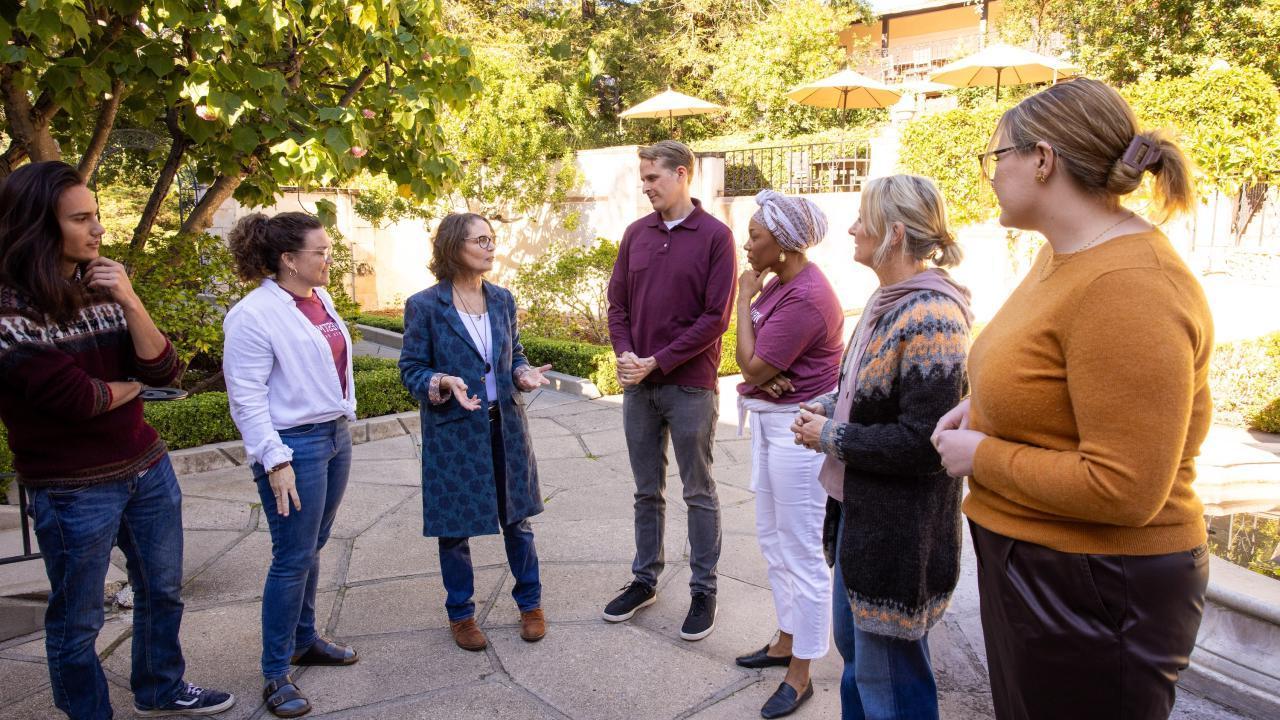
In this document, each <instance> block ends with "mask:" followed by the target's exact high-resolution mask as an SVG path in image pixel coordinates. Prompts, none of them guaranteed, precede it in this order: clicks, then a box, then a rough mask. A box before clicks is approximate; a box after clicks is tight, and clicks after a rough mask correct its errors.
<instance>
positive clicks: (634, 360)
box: [618, 350, 658, 387]
mask: <svg viewBox="0 0 1280 720" xmlns="http://www.w3.org/2000/svg"><path fill="white" fill-rule="evenodd" d="M657 368H658V361H657V360H656V359H654V358H653V357H652V356H650V357H646V358H642V357H638V356H637V355H636V354H635V353H633V352H631V351H630V350H628V351H626V352H624V353H622V354H621V355H619V356H618V382H619V383H621V384H622V386H623V387H631V386H632V385H639V384H640V383H641V381H643V380H644V379H645V378H647V377H649V373H651V372H653V371H654V370H656V369H657Z"/></svg>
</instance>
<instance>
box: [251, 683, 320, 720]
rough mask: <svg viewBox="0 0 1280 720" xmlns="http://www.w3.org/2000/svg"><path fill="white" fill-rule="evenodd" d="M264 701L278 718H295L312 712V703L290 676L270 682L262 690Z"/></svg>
mask: <svg viewBox="0 0 1280 720" xmlns="http://www.w3.org/2000/svg"><path fill="white" fill-rule="evenodd" d="M262 700H263V701H264V702H265V703H266V704H267V709H268V710H270V711H271V714H272V715H275V716H276V717H282V718H295V717H301V716H303V715H306V714H307V713H309V712H311V701H309V700H307V698H306V696H304V695H303V694H302V691H301V690H299V689H298V686H297V685H294V684H293V678H291V677H289V676H288V675H285V676H284V677H282V678H280V679H279V680H269V681H268V682H267V684H266V686H265V687H263V688H262Z"/></svg>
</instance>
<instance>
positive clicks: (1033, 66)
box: [929, 43, 1080, 100]
mask: <svg viewBox="0 0 1280 720" xmlns="http://www.w3.org/2000/svg"><path fill="white" fill-rule="evenodd" d="M1079 72H1080V71H1079V68H1077V67H1075V66H1074V65H1071V64H1070V63H1068V62H1066V61H1063V60H1059V59H1057V58H1053V57H1049V56H1048V55H1041V54H1040V53H1034V52H1031V51H1030V50H1023V49H1022V48H1019V47H1014V46H1012V45H1005V44H1003V43H997V44H995V45H988V46H986V47H985V48H983V49H981V50H979V51H978V52H976V53H974V54H972V55H970V56H968V57H963V58H960V59H959V60H956V61H955V62H952V63H948V64H946V65H943V66H942V67H941V68H939V69H938V71H937V72H935V73H934V74H933V75H932V76H930V78H929V79H930V80H932V81H934V82H938V83H946V84H947V85H953V86H955V87H978V86H981V85H995V86H996V99H997V100H999V99H1000V86H1001V85H1025V84H1027V83H1043V82H1057V81H1058V78H1060V77H1064V76H1070V75H1076V74H1079Z"/></svg>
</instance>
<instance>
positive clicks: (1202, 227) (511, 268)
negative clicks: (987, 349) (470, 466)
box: [213, 123, 1280, 340]
mask: <svg viewBox="0 0 1280 720" xmlns="http://www.w3.org/2000/svg"><path fill="white" fill-rule="evenodd" d="M897 149H898V125H897V124H896V123H891V124H889V125H888V126H887V128H886V129H885V130H884V131H883V132H882V133H881V134H880V135H879V136H878V137H876V138H874V139H873V140H872V166H871V175H873V176H880V175H887V174H890V173H892V172H895V171H896V170H897V161H898V153H897ZM636 150H637V148H636V147H635V146H623V147H614V148H603V149H599V150H587V151H583V152H580V153H578V154H577V159H576V163H577V165H578V169H579V171H580V176H581V178H582V182H581V186H580V187H579V188H576V189H575V190H574V191H573V192H572V193H571V194H570V196H569V198H568V201H567V202H565V203H563V204H561V205H558V206H554V207H552V206H543V207H540V208H538V209H537V210H535V211H532V212H530V213H527V214H526V215H524V216H520V217H515V218H508V219H507V221H506V222H497V223H495V230H496V234H497V236H498V261H497V264H496V267H495V270H494V272H493V273H492V275H491V276H490V279H491V280H493V281H494V282H497V283H499V284H502V285H508V286H509V285H511V284H512V282H513V280H514V278H515V275H516V272H517V271H518V269H519V268H520V267H521V266H523V265H525V264H527V263H528V262H530V261H532V260H533V259H534V258H536V257H538V256H539V255H540V254H542V253H543V252H545V251H546V249H547V247H548V246H549V245H550V244H551V243H553V242H560V243H571V244H572V243H579V244H588V243H590V242H592V241H593V240H594V239H595V238H597V237H604V238H608V239H611V240H619V239H621V237H622V233H623V231H624V230H625V229H626V227H627V225H629V224H630V223H631V222H633V221H634V220H635V219H637V218H639V217H641V216H643V215H646V214H648V213H649V212H651V208H650V205H649V202H648V199H647V198H646V197H645V196H644V195H643V194H642V193H641V191H640V176H639V163H638V161H637V159H636ZM975 172H976V167H975ZM723 186H724V159H723V157H722V156H720V155H718V154H715V153H711V154H707V155H703V156H700V157H699V158H698V167H697V168H696V170H695V173H694V189H693V194H694V196H695V197H697V198H699V199H701V200H702V201H703V207H704V208H705V209H706V210H707V211H708V212H710V213H712V214H713V215H715V216H716V217H718V218H720V219H721V220H723V221H724V222H725V223H726V224H728V225H729V227H730V228H731V229H732V231H733V234H734V237H735V239H736V242H737V244H738V246H739V247H741V244H742V243H743V242H745V240H746V234H747V222H748V220H749V219H750V217H751V215H752V213H754V212H755V207H756V205H755V202H754V200H753V198H751V197H723V196H722V195H721V189H722V188H723ZM353 197H354V196H353V195H352V194H351V193H349V192H346V191H328V192H323V193H315V192H303V193H299V192H288V193H285V194H283V195H281V196H280V198H279V199H278V201H277V203H276V204H275V205H274V206H272V207H270V208H266V212H268V213H274V212H278V211H284V210H299V209H301V210H306V211H308V212H314V211H315V204H316V201H318V200H320V199H321V198H328V199H330V200H332V201H334V203H335V204H336V205H337V208H338V228H339V230H340V231H341V232H342V234H343V235H344V236H345V238H346V239H347V241H348V242H350V243H351V246H352V250H353V253H354V256H355V260H356V266H357V269H356V272H354V273H353V274H352V276H351V277H349V278H347V282H348V286H349V287H351V288H352V289H353V291H354V292H353V294H354V297H355V298H356V300H357V301H358V302H359V303H360V304H361V306H362V307H365V308H367V309H376V308H395V307H400V306H402V305H403V303H404V301H405V299H406V298H408V297H409V296H410V295H412V294H413V293H415V292H417V291H419V290H421V289H423V288H425V287H427V286H429V285H431V284H432V283H433V282H434V279H433V278H432V277H431V274H430V273H429V272H427V262H428V260H429V259H430V257H431V250H430V237H431V230H432V228H431V227H429V226H427V225H424V223H422V222H419V221H406V222H401V223H398V224H395V225H391V226H388V227H383V228H375V227H372V226H371V225H370V224H369V223H368V222H366V221H364V220H363V219H361V218H360V217H359V216H358V215H356V213H355V212H354V210H353V206H352V200H353ZM807 197H809V198H810V199H811V200H813V201H814V202H815V203H817V204H818V206H819V207H820V208H822V210H823V212H825V213H826V215H827V218H828V221H829V230H828V232H827V236H826V238H825V240H824V241H823V243H822V244H821V245H819V246H818V247H816V248H814V249H813V250H812V251H811V252H810V256H811V257H812V259H813V260H814V262H816V263H817V264H818V265H819V267H821V268H822V270H823V272H825V273H826V274H827V276H828V277H829V278H830V279H831V282H832V284H833V285H834V286H835V287H836V292H837V294H838V295H839V297H840V301H841V304H842V305H843V306H844V307H845V309H846V310H856V309H859V308H861V307H862V305H863V304H864V302H865V300H866V298H867V297H868V296H869V295H870V294H871V291H872V290H873V289H874V288H875V286H876V279H875V275H874V274H873V273H872V272H871V271H870V270H868V269H867V268H865V267H862V266H860V265H857V264H856V263H854V262H853V242H852V239H851V238H850V237H849V235H848V229H849V227H850V226H851V225H852V224H853V222H854V220H856V219H857V216H858V206H859V203H860V201H861V194H860V193H825V194H812V195H808V196H807ZM1134 206H1135V207H1137V208H1139V210H1140V211H1141V206H1142V203H1141V201H1139V202H1136V203H1134ZM249 212H252V210H251V209H248V208H243V207H241V206H239V204H237V203H235V202H234V201H229V202H228V203H227V204H226V205H224V206H223V207H222V208H221V209H219V211H218V213H217V214H216V215H215V217H214V226H213V232H215V233H219V234H225V233H226V232H227V231H228V230H230V228H231V226H232V224H234V222H235V220H236V219H237V218H239V217H241V216H243V215H244V214H247V213H249ZM1264 212H1265V213H1267V215H1266V217H1265V222H1258V221H1255V226H1257V227H1262V226H1264V225H1265V227H1266V228H1269V230H1268V231H1267V232H1266V233H1265V236H1264V235H1263V234H1261V233H1258V232H1252V234H1249V233H1247V234H1246V237H1245V238H1244V240H1243V241H1241V242H1240V243H1239V246H1238V245H1237V243H1236V241H1235V239H1234V238H1233V237H1232V236H1231V234H1230V220H1231V219H1230V203H1229V202H1228V201H1227V200H1225V199H1223V198H1212V197H1211V198H1209V199H1208V200H1207V201H1206V202H1204V203H1202V204H1201V206H1200V208H1199V211H1198V212H1197V213H1196V214H1194V215H1193V216H1191V217H1189V218H1186V219H1183V220H1179V221H1176V222H1173V223H1169V224H1168V225H1167V226H1166V227H1165V228H1164V230H1165V232H1166V234H1168V235H1169V237H1170V239H1171V240H1172V241H1173V243H1174V245H1175V247H1177V248H1178V249H1179V250H1180V251H1181V252H1182V254H1183V256H1184V257H1185V258H1186V259H1187V261H1188V263H1189V264H1190V265H1191V266H1192V268H1193V269H1195V270H1196V271H1197V272H1198V273H1199V274H1200V275H1201V279H1202V283H1203V284H1204V286H1205V289H1206V292H1207V293H1208V295H1209V298H1210V302H1211V303H1212V304H1213V308H1214V315H1215V322H1216V325H1217V336H1218V338H1219V339H1220V340H1234V339H1238V338H1242V337H1251V336H1254V335H1258V334H1261V333H1263V332H1270V331H1272V330H1277V329H1280V313H1274V312H1258V310H1259V309H1260V308H1270V307H1274V305H1275V298H1276V297H1277V295H1278V293H1280V289H1278V288H1277V285H1280V197H1277V198H1274V199H1273V200H1272V201H1271V202H1269V204H1268V206H1267V209H1266V210H1265V211H1264ZM1251 227H1253V226H1251ZM957 237H958V240H959V242H960V244H961V246H962V247H963V248H964V250H965V256H966V259H965V261H964V263H962V264H961V265H960V266H959V267H958V268H956V269H955V270H954V271H953V274H954V275H955V276H956V277H957V278H958V279H959V280H960V281H961V282H963V283H965V284H966V285H968V286H969V287H970V288H971V290H972V291H973V294H974V297H973V303H974V311H975V314H976V315H977V317H978V319H979V320H980V321H985V320H987V319H989V318H990V317H991V316H992V315H993V314H994V313H995V311H996V310H997V309H999V307H1000V305H1001V304H1002V303H1003V302H1004V299H1005V298H1006V297H1007V296H1008V294H1009V292H1011V291H1012V289H1013V288H1014V286H1015V285H1016V284H1017V282H1018V281H1019V279H1020V278H1021V277H1022V275H1023V273H1025V271H1026V265H1027V262H1028V261H1029V260H1030V259H1031V256H1032V253H1033V251H1034V244H1035V243H1034V241H1031V240H1024V241H1022V243H1021V244H1020V245H1018V244H1015V243H1013V242H1011V239H1010V236H1009V234H1008V233H1007V232H1006V231H1005V230H1004V229H1003V228H1000V227H998V226H996V225H994V224H985V225H975V226H970V227H965V228H960V229H959V230H958V231H957ZM739 255H740V257H739V260H740V262H742V258H741V251H739Z"/></svg>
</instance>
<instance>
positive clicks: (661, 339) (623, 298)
mask: <svg viewBox="0 0 1280 720" xmlns="http://www.w3.org/2000/svg"><path fill="white" fill-rule="evenodd" d="M736 263H737V261H736V260H735V258H734V254H733V235H732V233H730V232H729V227H728V226H727V225H725V224H724V223H722V222H720V221H719V220H717V219H715V218H714V217H712V216H711V215H709V214H708V213H707V212H706V211H705V210H703V209H702V203H700V202H698V201H697V200H694V201H693V212H691V213H689V217H687V218H685V219H684V220H683V221H682V222H681V223H680V224H679V225H676V226H675V227H674V228H672V229H671V230H667V226H666V225H665V224H663V222H662V216H661V215H660V214H658V213H656V212H655V213H652V214H650V215H646V216H645V217H642V218H640V219H639V220H637V221H635V222H633V223H631V225H630V227H628V228H627V231H626V232H624V233H623V234H622V245H621V246H620V247H619V248H618V261H617V263H615V264H614V266H613V277H611V278H610V279H609V337H610V339H611V340H612V341H613V351H614V352H615V353H617V354H619V355H621V354H622V353H624V352H627V351H631V352H634V353H635V354H636V355H638V356H640V357H642V358H644V357H649V356H653V358H654V359H655V360H657V361H658V367H657V368H655V369H654V371H653V372H651V373H649V376H648V377H647V378H645V381H646V382H652V383H658V384H663V385H690V386H694V387H702V388H708V389H713V390H714V389H715V388H716V376H717V373H716V370H717V369H718V368H719V366H720V337H721V336H722V335H724V331H725V330H727V329H728V328H729V319H730V317H731V315H732V312H733V294H734V291H735V290H736V282H735V280H736V272H735V270H736V267H737V264H736Z"/></svg>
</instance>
